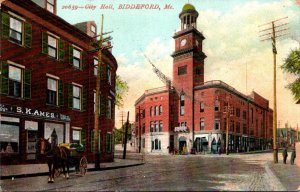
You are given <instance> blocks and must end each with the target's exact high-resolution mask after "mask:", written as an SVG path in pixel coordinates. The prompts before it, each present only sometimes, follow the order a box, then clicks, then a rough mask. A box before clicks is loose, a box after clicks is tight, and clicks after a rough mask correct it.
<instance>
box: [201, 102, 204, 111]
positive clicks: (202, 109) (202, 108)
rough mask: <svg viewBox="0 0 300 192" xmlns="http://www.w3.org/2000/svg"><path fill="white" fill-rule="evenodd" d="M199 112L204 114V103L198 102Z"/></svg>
mask: <svg viewBox="0 0 300 192" xmlns="http://www.w3.org/2000/svg"><path fill="white" fill-rule="evenodd" d="M200 112H204V102H202V101H201V102H200Z"/></svg>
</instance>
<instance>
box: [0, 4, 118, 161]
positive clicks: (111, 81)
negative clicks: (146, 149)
mask: <svg viewBox="0 0 300 192" xmlns="http://www.w3.org/2000/svg"><path fill="white" fill-rule="evenodd" d="M1 2H2V3H1V40H0V44H1V46H0V54H1V61H0V62H1V65H0V69H1V73H0V80H1V81H0V82H1V85H0V87H1V90H0V91H1V95H0V97H1V100H0V121H1V122H0V123H1V124H0V133H1V134H0V147H1V149H0V152H1V153H0V159H1V164H24V163H38V162H40V157H39V156H37V154H36V142H37V140H38V138H49V137H50V136H51V133H52V132H53V130H54V129H55V131H56V134H57V142H58V144H59V143H81V144H83V145H85V150H86V151H85V152H86V155H87V156H88V160H89V161H90V162H91V161H93V158H94V155H93V153H94V148H93V140H94V110H95V107H94V106H95V90H96V73H95V72H96V69H97V67H96V66H95V65H96V64H97V62H98V60H97V52H95V51H92V50H95V47H94V46H92V44H93V43H94V44H95V42H96V39H95V38H94V36H95V35H96V34H97V31H96V29H97V28H96V24H95V22H93V21H88V22H84V23H81V24H78V25H75V26H74V25H71V24H70V23H68V22H66V21H65V20H63V19H62V18H60V17H58V16H57V15H56V0H34V1H31V0H6V1H1ZM76 26H77V27H78V28H77V27H76ZM83 26H85V27H83ZM117 67H118V65H117V62H116V59H115V58H114V56H113V55H112V53H111V52H110V51H109V50H105V51H103V64H102V73H101V88H100V89H101V96H100V116H99V120H100V124H99V130H100V141H99V142H100V148H99V150H100V152H101V160H102V161H113V156H114V154H113V147H112V146H113V144H112V130H113V128H114V117H115V112H114V108H115V107H114V106H115V83H116V82H115V77H116V70H117Z"/></svg>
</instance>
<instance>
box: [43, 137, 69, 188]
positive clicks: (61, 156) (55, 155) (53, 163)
mask: <svg viewBox="0 0 300 192" xmlns="http://www.w3.org/2000/svg"><path fill="white" fill-rule="evenodd" d="M37 145H38V146H37V152H38V154H39V155H41V156H44V157H45V158H46V160H47V164H48V168H49V178H48V183H54V176H55V171H57V170H58V169H59V168H63V173H64V176H65V177H66V178H67V179H69V164H68V161H67V159H68V157H69V155H70V152H69V150H68V149H67V148H65V147H58V146H57V145H56V144H54V143H50V142H49V138H48V139H45V138H40V139H39V140H38V143H37ZM65 167H67V173H66V171H65Z"/></svg>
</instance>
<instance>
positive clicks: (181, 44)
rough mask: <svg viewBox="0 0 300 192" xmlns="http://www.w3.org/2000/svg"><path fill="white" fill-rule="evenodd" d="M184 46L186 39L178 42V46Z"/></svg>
mask: <svg viewBox="0 0 300 192" xmlns="http://www.w3.org/2000/svg"><path fill="white" fill-rule="evenodd" d="M185 45H186V39H182V40H181V41H180V46H181V47H183V46H185Z"/></svg>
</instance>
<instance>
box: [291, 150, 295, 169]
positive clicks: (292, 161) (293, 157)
mask: <svg viewBox="0 0 300 192" xmlns="http://www.w3.org/2000/svg"><path fill="white" fill-rule="evenodd" d="M295 159H296V150H295V148H293V149H292V155H291V165H294V162H295Z"/></svg>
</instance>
